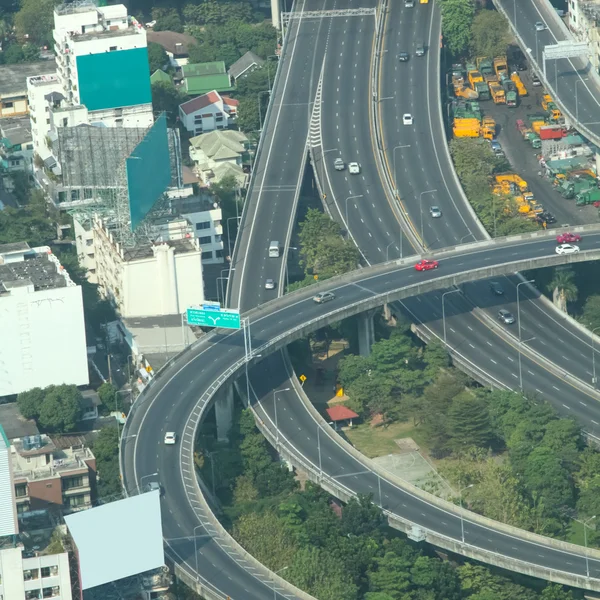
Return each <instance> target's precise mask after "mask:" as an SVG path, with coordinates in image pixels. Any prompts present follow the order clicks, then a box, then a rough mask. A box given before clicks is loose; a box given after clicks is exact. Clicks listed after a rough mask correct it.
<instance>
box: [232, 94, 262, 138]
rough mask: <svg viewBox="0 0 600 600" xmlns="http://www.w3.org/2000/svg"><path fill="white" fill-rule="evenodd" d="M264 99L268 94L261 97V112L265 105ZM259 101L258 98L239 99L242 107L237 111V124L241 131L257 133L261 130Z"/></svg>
mask: <svg viewBox="0 0 600 600" xmlns="http://www.w3.org/2000/svg"><path fill="white" fill-rule="evenodd" d="M263 97H266V94H264V95H263V96H261V97H260V101H261V110H262V109H263V106H262V105H263V104H264V101H263ZM258 100H259V99H258V97H257V96H242V97H241V98H239V101H240V105H239V107H238V111H237V116H236V124H237V126H238V127H239V128H240V130H241V131H257V130H258V129H259V128H260V118H259V115H258ZM262 114H264V112H263V113H262Z"/></svg>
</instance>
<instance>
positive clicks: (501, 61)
mask: <svg viewBox="0 0 600 600" xmlns="http://www.w3.org/2000/svg"><path fill="white" fill-rule="evenodd" d="M493 65H494V72H495V73H496V77H498V79H499V80H500V78H501V77H502V75H506V76H508V62H507V61H506V56H497V57H496V58H494V63H493Z"/></svg>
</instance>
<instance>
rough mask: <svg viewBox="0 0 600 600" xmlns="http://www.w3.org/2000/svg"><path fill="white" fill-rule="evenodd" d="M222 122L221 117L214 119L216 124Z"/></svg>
mask: <svg viewBox="0 0 600 600" xmlns="http://www.w3.org/2000/svg"><path fill="white" fill-rule="evenodd" d="M222 120H223V116H222V115H221V116H220V117H215V121H216V122H217V123H220V122H221V121H222Z"/></svg>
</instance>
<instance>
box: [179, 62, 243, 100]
mask: <svg viewBox="0 0 600 600" xmlns="http://www.w3.org/2000/svg"><path fill="white" fill-rule="evenodd" d="M184 68H185V67H184ZM184 81H185V91H186V93H187V94H188V95H190V96H195V95H196V94H206V92H210V91H211V90H218V91H219V92H228V91H230V90H232V89H233V87H232V85H231V79H230V78H229V75H228V74H227V73H222V74H216V75H198V76H190V77H185V79H184Z"/></svg>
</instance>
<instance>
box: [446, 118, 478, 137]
mask: <svg viewBox="0 0 600 600" xmlns="http://www.w3.org/2000/svg"><path fill="white" fill-rule="evenodd" d="M452 133H453V134H454V137H479V135H480V133H481V124H480V121H479V119H473V118H471V119H461V118H455V119H454V122H453V124H452Z"/></svg>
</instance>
